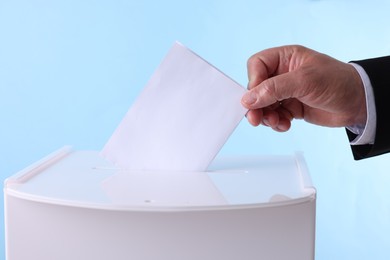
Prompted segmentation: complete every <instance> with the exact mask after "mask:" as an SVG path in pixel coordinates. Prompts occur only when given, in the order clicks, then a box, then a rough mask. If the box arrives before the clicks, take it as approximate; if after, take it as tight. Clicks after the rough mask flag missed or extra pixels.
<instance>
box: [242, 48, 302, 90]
mask: <svg viewBox="0 0 390 260" xmlns="http://www.w3.org/2000/svg"><path fill="white" fill-rule="evenodd" d="M293 52H294V46H285V47H276V48H271V49H267V50H264V51H261V52H258V53H256V54H254V55H252V56H251V57H250V58H249V59H248V62H247V68H248V80H249V83H248V89H252V88H254V87H256V86H257V85H259V84H260V83H261V82H263V81H264V80H266V79H268V78H270V77H272V76H275V75H278V74H281V73H285V72H288V71H289V67H290V66H289V64H290V60H291V57H292V54H293Z"/></svg>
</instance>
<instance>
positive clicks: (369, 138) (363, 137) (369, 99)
mask: <svg viewBox="0 0 390 260" xmlns="http://www.w3.org/2000/svg"><path fill="white" fill-rule="evenodd" d="M350 64H351V65H352V66H353V67H354V68H355V69H356V70H357V72H358V73H359V75H360V78H361V79H362V81H363V85H364V91H365V94H366V105H367V120H366V125H355V126H348V127H347V129H348V130H350V131H351V132H353V133H354V134H357V137H356V138H355V139H354V140H352V142H350V144H351V145H363V144H373V143H374V141H375V132H376V110H375V98H374V91H373V89H372V85H371V81H370V78H369V77H368V75H367V73H366V71H365V70H364V69H363V67H362V66H360V65H359V64H356V63H352V62H351V63H350Z"/></svg>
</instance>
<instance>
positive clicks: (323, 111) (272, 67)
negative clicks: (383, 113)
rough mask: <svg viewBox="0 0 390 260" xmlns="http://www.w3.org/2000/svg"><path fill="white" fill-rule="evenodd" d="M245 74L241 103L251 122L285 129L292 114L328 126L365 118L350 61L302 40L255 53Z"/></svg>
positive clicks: (361, 90)
mask: <svg viewBox="0 0 390 260" xmlns="http://www.w3.org/2000/svg"><path fill="white" fill-rule="evenodd" d="M248 77H249V83H248V89H249V91H248V92H247V93H246V94H245V95H244V96H243V98H242V104H243V105H244V106H245V107H246V108H248V109H249V112H248V114H247V118H248V121H249V122H250V123H251V124H252V125H254V126H258V125H259V124H263V125H266V126H269V127H271V128H272V129H274V130H276V131H279V132H284V131H287V130H289V129H290V127H291V121H292V120H293V119H294V118H296V119H304V120H306V121H307V122H310V123H313V124H317V125H322V126H329V127H342V126H353V125H359V124H360V125H364V124H365V122H366V117H367V115H366V114H367V112H366V100H365V92H364V87H363V83H362V81H361V79H360V76H359V74H358V73H357V71H356V70H355V68H354V67H353V66H352V65H350V64H348V63H343V62H341V61H338V60H336V59H333V58H331V57H329V56H327V55H324V54H321V53H318V52H315V51H313V50H310V49H307V48H305V47H302V46H296V45H294V46H283V47H277V48H272V49H267V50H264V51H261V52H259V53H256V54H254V55H253V56H252V57H251V58H250V59H249V60H248Z"/></svg>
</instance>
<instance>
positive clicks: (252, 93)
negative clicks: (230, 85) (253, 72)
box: [241, 72, 302, 109]
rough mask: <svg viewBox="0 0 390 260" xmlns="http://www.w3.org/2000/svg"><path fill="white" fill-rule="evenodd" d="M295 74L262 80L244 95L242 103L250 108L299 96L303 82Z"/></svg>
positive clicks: (290, 73) (265, 105)
mask: <svg viewBox="0 0 390 260" xmlns="http://www.w3.org/2000/svg"><path fill="white" fill-rule="evenodd" d="M294 74H295V73H294V72H289V73H284V74H281V75H278V76H274V77H271V78H269V79H267V80H265V81H263V82H261V83H260V84H259V85H257V86H255V87H254V88H252V89H251V90H249V91H248V92H247V93H246V94H245V95H244V96H243V97H242V100H241V102H242V104H243V105H244V106H245V107H246V108H248V109H258V108H263V107H267V106H270V105H272V104H274V103H275V102H278V101H282V100H285V99H288V98H298V97H299V95H298V94H299V93H300V92H301V88H302V84H298V81H297V79H296V78H297V77H295V76H294Z"/></svg>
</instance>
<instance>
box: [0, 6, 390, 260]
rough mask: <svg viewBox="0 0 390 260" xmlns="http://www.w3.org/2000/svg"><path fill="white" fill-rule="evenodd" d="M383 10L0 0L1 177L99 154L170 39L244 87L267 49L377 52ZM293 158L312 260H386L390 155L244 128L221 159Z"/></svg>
mask: <svg viewBox="0 0 390 260" xmlns="http://www.w3.org/2000/svg"><path fill="white" fill-rule="evenodd" d="M389 13H390V2H388V1H385V0H382V1H380V0H366V1H358V0H333V1H331V0H329V1H325V0H324V1H321V0H318V1H309V0H295V1H292V0H289V1H287V0H286V1H282V0H272V1H271V0H267V1H266V0H254V1H249V0H240V1H227V0H208V1H192V2H189V1H124V0H123V1H119V0H111V1H75V0H72V1H70V0H63V1H44V0H40V1H38V0H35V1H27V0H25V1H23V0H12V1H11V0H0V120H1V121H0V122H1V125H0V155H1V156H0V176H1V179H5V178H6V177H8V176H10V175H12V174H14V173H15V172H17V171H18V170H21V169H22V168H24V167H25V166H27V165H29V164H30V163H33V162H35V161H36V160H38V159H40V158H41V157H43V156H45V155H47V154H49V153H50V152H52V151H54V150H56V149H58V148H60V147H61V146H63V145H65V144H71V145H73V146H74V148H75V149H77V150H84V149H101V148H102V146H103V145H104V143H105V142H106V141H107V139H108V137H109V136H110V135H111V133H112V132H113V130H114V129H115V127H116V126H117V125H118V123H119V121H120V120H121V118H122V117H123V116H124V114H125V113H126V111H127V109H128V108H129V107H130V106H131V104H132V102H133V101H134V99H135V98H136V96H137V95H138V93H139V91H140V90H141V89H142V87H143V86H144V85H145V83H146V82H147V80H148V78H149V77H150V76H151V74H152V73H153V71H154V70H155V68H156V67H157V65H158V64H159V63H160V61H161V59H162V58H163V57H164V56H165V54H166V52H167V51H168V49H169V48H170V47H171V45H172V44H173V42H174V41H175V40H179V41H181V42H182V43H183V44H185V45H187V46H188V47H190V48H191V49H193V50H194V51H195V52H197V53H198V54H199V55H201V56H202V57H204V58H205V59H207V60H208V61H209V62H211V63H212V64H214V65H215V66H216V67H218V68H219V69H221V70H222V71H224V72H225V73H226V74H228V75H229V76H231V77H232V78H234V79H235V80H236V81H238V82H239V83H241V84H242V85H244V86H245V85H246V83H247V78H246V60H247V58H248V57H249V56H250V55H252V54H253V53H255V52H257V51H260V50H262V49H265V48H268V47H273V46H277V45H285V44H295V43H296V44H302V45H306V46H308V47H310V48H313V49H316V50H318V51H321V52H324V53H327V54H329V55H331V56H334V57H336V58H338V59H340V60H343V61H349V60H353V59H363V58H368V57H375V56H382V55H388V54H389V53H390V29H389V24H390V15H389ZM294 151H303V152H304V154H305V157H306V160H307V163H308V165H309V168H310V171H311V175H312V179H313V182H314V184H315V186H316V188H317V190H318V200H317V241H316V259H318V260H328V259H333V260H336V259H340V260H341V259H343V260H345V259H390V252H389V251H388V248H389V245H390V235H389V234H390V196H389V195H390V170H389V169H388V166H389V165H390V163H389V159H390V155H384V156H381V157H377V158H372V159H368V160H364V161H359V162H356V161H354V160H353V158H352V155H351V152H350V148H349V145H348V141H347V137H346V135H345V131H344V129H341V128H339V129H330V128H323V127H318V126H313V125H309V124H307V123H305V122H302V121H294V124H293V128H292V130H291V131H289V132H288V133H276V132H273V131H271V130H270V129H267V128H264V127H259V128H253V127H251V126H249V124H248V123H247V122H246V120H244V121H242V123H241V124H240V125H239V127H238V128H237V129H236V131H235V132H234V134H233V135H232V137H231V138H230V139H229V141H228V143H227V144H226V145H225V146H224V148H223V150H222V151H221V154H222V155H223V154H239V155H245V154H290V153H292V152H294ZM1 200H2V197H1ZM1 208H2V204H1ZM0 220H3V219H0ZM0 233H1V234H3V233H4V227H3V226H1V228H0ZM3 251H4V240H3V238H1V239H0V252H3ZM0 257H1V256H0Z"/></svg>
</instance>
